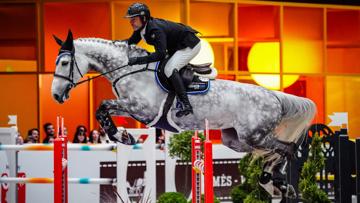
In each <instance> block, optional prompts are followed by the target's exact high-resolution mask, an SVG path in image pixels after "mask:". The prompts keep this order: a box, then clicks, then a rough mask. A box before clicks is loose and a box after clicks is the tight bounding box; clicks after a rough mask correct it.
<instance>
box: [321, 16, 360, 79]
mask: <svg viewBox="0 0 360 203" xmlns="http://www.w3.org/2000/svg"><path fill="white" fill-rule="evenodd" d="M327 39H328V42H327V64H328V67H327V71H328V72H329V73H357V74H358V73H360V61H359V56H360V11H357V10H338V9H329V10H328V12H327Z"/></svg>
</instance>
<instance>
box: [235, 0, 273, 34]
mask: <svg viewBox="0 0 360 203" xmlns="http://www.w3.org/2000/svg"><path fill="white" fill-rule="evenodd" d="M279 22H280V21H279V7H277V6H263V5H240V6H239V7H238V38H239V40H250V41H253V40H256V39H257V40H264V39H267V40H269V39H274V40H277V39H278V38H279Z"/></svg>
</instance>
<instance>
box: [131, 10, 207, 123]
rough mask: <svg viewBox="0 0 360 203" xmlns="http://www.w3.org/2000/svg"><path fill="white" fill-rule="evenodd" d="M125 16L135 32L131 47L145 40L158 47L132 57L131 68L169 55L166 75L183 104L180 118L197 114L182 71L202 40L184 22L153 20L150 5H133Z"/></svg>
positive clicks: (179, 112) (197, 50)
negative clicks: (148, 52) (143, 54)
mask: <svg viewBox="0 0 360 203" xmlns="http://www.w3.org/2000/svg"><path fill="white" fill-rule="evenodd" d="M125 17H126V18H129V19H130V24H131V26H132V28H133V30H134V32H133V34H132V35H131V37H130V38H129V39H128V44H129V45H130V44H137V43H139V41H140V40H141V39H144V40H145V42H146V43H148V44H150V45H153V46H154V47H155V52H154V53H151V54H150V55H148V56H143V57H133V58H129V65H136V64H146V63H149V62H154V61H160V60H163V59H164V58H165V57H166V55H167V54H168V55H169V56H170V59H169V61H168V62H167V64H166V66H165V70H164V72H165V75H166V77H167V78H168V79H170V82H171V84H172V86H173V88H174V89H175V92H176V95H177V96H178V98H179V99H180V101H181V103H182V104H183V108H182V109H181V110H179V111H178V112H177V113H176V116H177V117H182V116H185V115H188V114H190V113H193V109H192V106H191V104H190V102H189V99H188V96H187V94H186V89H185V85H184V82H183V80H182V78H181V76H180V74H179V70H180V69H181V68H182V67H184V66H185V65H187V64H188V63H189V62H190V61H191V59H193V58H194V57H195V56H196V55H197V54H198V53H199V51H200V47H201V45H200V39H199V38H198V37H197V36H196V34H197V33H198V32H197V31H196V30H194V29H192V28H191V27H189V26H186V25H183V24H180V23H175V22H171V21H168V20H163V19H158V18H153V17H151V15H150V10H149V8H148V6H146V5H145V4H143V3H134V4H132V5H131V6H130V7H129V8H128V10H127V13H126V16H125Z"/></svg>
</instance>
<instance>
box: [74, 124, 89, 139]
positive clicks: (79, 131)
mask: <svg viewBox="0 0 360 203" xmlns="http://www.w3.org/2000/svg"><path fill="white" fill-rule="evenodd" d="M86 132H87V130H86V127H85V126H83V125H79V126H78V127H77V128H76V132H75V134H74V139H73V143H87V136H86Z"/></svg>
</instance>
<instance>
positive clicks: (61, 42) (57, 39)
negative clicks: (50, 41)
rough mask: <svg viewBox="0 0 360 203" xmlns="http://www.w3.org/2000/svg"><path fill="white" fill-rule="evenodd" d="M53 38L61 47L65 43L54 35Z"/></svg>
mask: <svg viewBox="0 0 360 203" xmlns="http://www.w3.org/2000/svg"><path fill="white" fill-rule="evenodd" d="M53 37H54V39H55V41H56V43H57V44H58V45H59V46H62V44H63V41H62V40H61V39H59V38H58V37H56V36H55V35H53Z"/></svg>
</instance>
